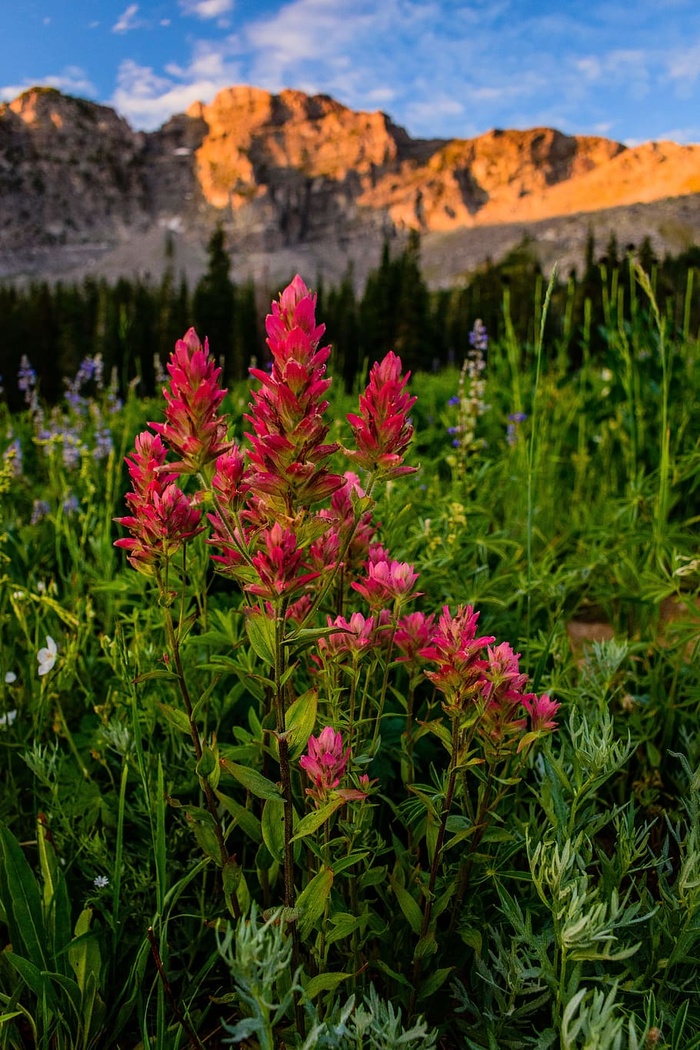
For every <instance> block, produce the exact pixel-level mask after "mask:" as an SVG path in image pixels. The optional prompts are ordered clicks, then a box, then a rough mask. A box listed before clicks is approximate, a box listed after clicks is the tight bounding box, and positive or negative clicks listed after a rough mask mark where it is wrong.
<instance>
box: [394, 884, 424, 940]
mask: <svg viewBox="0 0 700 1050" xmlns="http://www.w3.org/2000/svg"><path fill="white" fill-rule="evenodd" d="M389 882H390V884H391V888H392V890H393V891H394V893H395V894H396V899H397V901H398V902H399V907H400V908H401V911H402V912H403V914H404V916H405V918H406V919H407V921H408V924H409V926H410V927H411V929H412V930H413V932H414V933H415V934H416V936H418V935H419V934H420V931H421V926H422V925H423V913H422V912H421V910H420V907H419V906H418V903H417V902H416V901H415V900H414V899H413V897H412V896H411V894H410V893H409V892H408V890H407V889H405V888H404V887H403V886H402V885H401V883H400V882H397V880H396V879H395V878H394V877H393V875H390V876H389Z"/></svg>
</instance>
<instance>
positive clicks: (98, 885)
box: [92, 875, 109, 890]
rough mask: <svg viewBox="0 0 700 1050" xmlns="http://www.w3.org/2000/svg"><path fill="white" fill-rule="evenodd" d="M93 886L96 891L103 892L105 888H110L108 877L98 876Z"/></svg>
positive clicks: (93, 881)
mask: <svg viewBox="0 0 700 1050" xmlns="http://www.w3.org/2000/svg"><path fill="white" fill-rule="evenodd" d="M92 884H93V886H94V887H95V889H96V890H103V889H104V888H105V886H109V879H108V878H107V876H106V875H96V876H95V878H94V879H93V880H92Z"/></svg>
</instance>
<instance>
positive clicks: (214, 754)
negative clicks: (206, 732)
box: [197, 744, 221, 790]
mask: <svg viewBox="0 0 700 1050" xmlns="http://www.w3.org/2000/svg"><path fill="white" fill-rule="evenodd" d="M220 774H221V766H220V765H219V756H218V748H216V747H214V748H211V747H208V746H207V745H206V744H205V745H204V747H203V748H202V757H201V758H200V759H199V761H198V762H197V776H198V777H199V778H200V779H201V780H207V781H208V782H209V783H210V784H211V786H212V787H213V788H214V789H215V790H216V788H217V787H218V786H219V776H220Z"/></svg>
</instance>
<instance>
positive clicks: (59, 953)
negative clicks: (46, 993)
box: [36, 816, 71, 973]
mask: <svg viewBox="0 0 700 1050" xmlns="http://www.w3.org/2000/svg"><path fill="white" fill-rule="evenodd" d="M36 833H37V846H38V851H39V867H40V870H41V877H42V881H43V883H44V892H43V898H44V907H43V915H44V926H45V929H46V931H47V934H48V936H49V940H50V948H51V951H52V958H53V962H54V965H55V966H56V968H57V969H59V970H60V971H61V972H62V973H67V963H66V959H65V955H64V949H65V948H66V947H67V946H68V943H69V942H70V939H71V916H70V900H69V897H68V888H67V886H66V880H65V878H64V877H63V872H62V871H61V869H60V867H59V866H58V858H57V856H56V850H55V848H54V846H53V843H52V842H51V841H50V838H49V834H48V830H47V828H46V825H45V824H44V822H43V819H42V818H41V816H40V818H39V820H37V828H36Z"/></svg>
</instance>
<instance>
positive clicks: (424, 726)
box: [419, 719, 452, 754]
mask: <svg viewBox="0 0 700 1050" xmlns="http://www.w3.org/2000/svg"><path fill="white" fill-rule="evenodd" d="M419 725H420V727H421V730H423V731H424V732H428V733H433V734H434V735H435V736H436V737H437V738H438V740H440V741H441V742H442V744H443V745H444V746H445V748H446V749H447V751H448V752H449V753H450V754H452V735H451V733H450V731H449V729H448V728H447V726H446V725H445V723H444V722H439V721H438V720H437V719H435V720H434V721H432V722H420V723H419ZM419 733H420V730H419ZM420 735H422V734H420Z"/></svg>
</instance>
